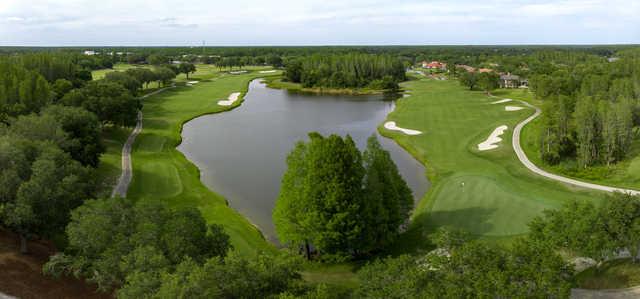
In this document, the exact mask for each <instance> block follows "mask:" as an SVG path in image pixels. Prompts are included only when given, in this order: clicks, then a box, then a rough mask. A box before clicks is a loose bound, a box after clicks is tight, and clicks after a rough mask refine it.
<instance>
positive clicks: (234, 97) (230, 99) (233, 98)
mask: <svg viewBox="0 0 640 299" xmlns="http://www.w3.org/2000/svg"><path fill="white" fill-rule="evenodd" d="M239 97H240V93H239V92H234V93H232V94H230V95H229V97H228V98H227V99H226V100H222V101H218V105H220V106H231V105H233V103H234V102H235V101H237V100H238V98H239Z"/></svg>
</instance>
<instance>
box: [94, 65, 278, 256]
mask: <svg viewBox="0 0 640 299" xmlns="http://www.w3.org/2000/svg"><path fill="white" fill-rule="evenodd" d="M205 72H210V73H205ZM200 76H203V77H207V79H206V80H207V81H208V82H200V83H198V84H196V85H194V86H193V87H186V86H182V87H177V88H174V89H170V90H167V91H165V92H163V93H160V94H157V95H154V96H151V97H149V98H146V99H144V100H143V105H144V108H143V113H144V120H143V131H142V133H141V134H140V135H139V136H138V138H137V139H136V142H135V144H134V147H133V152H132V159H133V161H132V163H133V180H132V182H131V185H130V187H129V191H128V194H127V195H128V197H129V198H131V199H133V200H154V201H163V202H166V203H168V204H169V205H170V206H172V207H181V206H182V207H186V206H189V207H197V208H198V209H200V211H201V212H202V213H203V215H204V217H205V218H206V219H207V221H208V222H210V223H218V224H221V225H223V226H224V228H225V230H226V232H227V233H228V234H229V235H230V237H231V242H232V244H233V246H234V248H235V249H236V250H238V251H239V252H241V253H243V254H246V255H251V254H254V253H256V252H258V251H271V250H274V247H273V246H272V245H271V244H269V243H268V242H267V241H266V240H265V239H264V238H263V237H262V235H261V233H260V232H259V231H258V230H257V229H256V228H255V227H254V226H253V225H252V224H251V223H250V222H249V221H248V220H247V219H246V218H245V217H243V216H242V215H240V214H239V213H238V212H236V211H235V210H233V209H232V208H230V207H229V206H228V205H227V202H226V200H225V199H224V198H223V197H222V196H220V195H218V194H216V193H215V192H213V191H211V190H209V189H208V188H207V187H205V186H204V185H203V184H202V183H201V182H200V172H199V170H198V169H197V168H196V166H195V165H193V164H192V163H191V162H189V161H188V160H187V159H186V158H185V157H184V156H183V155H182V153H180V152H179V151H177V150H176V148H175V147H176V146H177V145H178V144H179V143H180V141H181V137H180V131H181V129H182V124H183V123H185V122H186V121H188V120H190V119H193V118H195V117H197V116H200V115H203V114H207V113H217V112H222V111H225V110H229V109H232V108H234V107H236V106H238V105H240V103H241V101H238V102H236V104H234V106H232V107H223V106H218V105H217V101H218V100H221V99H225V98H227V97H228V95H229V94H231V93H232V92H238V91H241V92H243V93H245V92H246V89H247V83H248V82H249V81H250V80H251V79H252V78H254V77H257V74H256V72H250V73H248V74H243V75H228V74H224V73H217V71H216V70H214V69H207V70H206V71H204V70H203V72H202V73H201V74H200ZM212 142H215V141H212ZM115 146H117V144H115V143H114V147H115ZM120 146H121V144H120ZM105 158H106V157H104V158H103V164H110V165H112V166H113V164H115V163H116V161H111V160H116V159H115V157H114V159H111V158H109V159H106V160H105ZM117 158H118V160H117V163H119V155H118V157H117ZM118 165H119V164H118ZM102 167H103V168H105V169H108V168H109V165H104V166H102ZM118 170H119V166H118ZM103 172H105V173H107V172H110V171H107V170H104V171H103Z"/></svg>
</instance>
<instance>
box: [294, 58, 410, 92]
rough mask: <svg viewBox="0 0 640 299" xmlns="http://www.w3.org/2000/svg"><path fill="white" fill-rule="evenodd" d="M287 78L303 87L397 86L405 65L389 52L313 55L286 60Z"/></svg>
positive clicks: (403, 77) (379, 87)
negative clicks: (378, 53)
mask: <svg viewBox="0 0 640 299" xmlns="http://www.w3.org/2000/svg"><path fill="white" fill-rule="evenodd" d="M284 77H285V79H287V80H288V81H291V82H294V83H302V86H303V87H332V88H354V87H371V88H374V89H397V87H398V82H401V81H404V80H405V66H404V65H403V64H402V62H401V61H400V60H399V59H397V58H394V57H392V56H389V55H371V54H346V55H320V54H316V55H312V56H307V57H302V58H297V59H293V60H290V61H288V62H287V64H286V68H285V74H284Z"/></svg>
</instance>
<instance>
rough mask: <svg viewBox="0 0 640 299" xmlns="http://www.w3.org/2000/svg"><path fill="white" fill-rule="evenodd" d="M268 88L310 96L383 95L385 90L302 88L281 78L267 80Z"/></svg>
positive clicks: (298, 84)
mask: <svg viewBox="0 0 640 299" xmlns="http://www.w3.org/2000/svg"><path fill="white" fill-rule="evenodd" d="M265 83H267V86H268V87H270V88H276V89H286V90H288V91H291V92H301V93H309V94H333V95H373V94H383V93H384V90H378V89H370V88H326V87H302V84H300V83H293V82H286V81H283V80H282V78H281V77H272V78H271V79H269V80H266V81H265Z"/></svg>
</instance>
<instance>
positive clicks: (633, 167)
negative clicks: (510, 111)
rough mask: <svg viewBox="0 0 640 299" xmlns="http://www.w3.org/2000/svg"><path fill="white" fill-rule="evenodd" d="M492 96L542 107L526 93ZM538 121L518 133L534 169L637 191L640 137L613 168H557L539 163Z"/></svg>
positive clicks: (516, 91) (572, 164)
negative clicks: (625, 157)
mask: <svg viewBox="0 0 640 299" xmlns="http://www.w3.org/2000/svg"><path fill="white" fill-rule="evenodd" d="M494 94H495V95H499V96H501V97H505V98H511V99H517V100H524V101H527V102H529V103H531V104H534V105H536V106H538V107H541V106H542V102H541V101H539V100H535V99H534V98H533V95H532V94H531V93H530V92H528V90H526V89H524V90H522V89H505V90H500V91H497V92H495V93H494ZM541 120H542V119H541V117H538V118H537V119H536V120H534V121H532V122H531V123H529V124H528V125H527V126H526V127H525V128H524V129H523V130H522V140H523V143H522V147H523V149H524V151H525V152H526V153H527V156H528V157H529V159H530V160H531V161H532V162H533V163H535V164H536V165H537V166H538V167H540V168H542V169H544V170H546V171H549V172H552V173H557V174H560V175H563V176H567V177H571V178H575V179H579V180H582V181H586V182H591V183H596V184H601V185H608V186H615V187H621V188H631V189H636V190H640V138H639V137H640V136H635V140H634V143H633V144H632V147H631V151H630V152H629V155H628V157H627V159H625V160H623V161H621V162H619V163H617V164H615V165H610V166H607V165H601V166H594V167H589V168H587V169H585V168H582V167H579V166H577V163H576V162H575V161H566V162H563V163H561V164H560V165H555V166H550V165H546V164H544V163H543V162H542V159H541V158H540V150H539V148H538V146H539V137H540V130H541V129H542V128H541V126H542V121H541Z"/></svg>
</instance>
